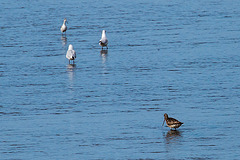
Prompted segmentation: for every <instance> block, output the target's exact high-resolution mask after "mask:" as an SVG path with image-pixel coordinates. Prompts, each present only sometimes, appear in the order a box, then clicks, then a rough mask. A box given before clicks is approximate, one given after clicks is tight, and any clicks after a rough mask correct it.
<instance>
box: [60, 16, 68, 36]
mask: <svg viewBox="0 0 240 160" xmlns="http://www.w3.org/2000/svg"><path fill="white" fill-rule="evenodd" d="M66 23H67V19H66V18H64V20H63V24H62V27H61V32H62V34H63V32H65V34H66V31H67V25H66Z"/></svg>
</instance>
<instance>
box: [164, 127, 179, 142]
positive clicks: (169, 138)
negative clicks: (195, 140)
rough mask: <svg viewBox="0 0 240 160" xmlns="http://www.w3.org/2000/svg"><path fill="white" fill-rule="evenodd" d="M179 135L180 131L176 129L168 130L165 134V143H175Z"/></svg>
mask: <svg viewBox="0 0 240 160" xmlns="http://www.w3.org/2000/svg"><path fill="white" fill-rule="evenodd" d="M181 137H182V135H181V131H178V130H169V131H168V132H167V134H166V135H165V139H166V142H167V144H170V143H176V142H178V140H179V139H180V138H181Z"/></svg>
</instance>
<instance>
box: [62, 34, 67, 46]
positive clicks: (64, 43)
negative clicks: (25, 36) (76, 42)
mask: <svg viewBox="0 0 240 160" xmlns="http://www.w3.org/2000/svg"><path fill="white" fill-rule="evenodd" d="M61 40H62V46H63V47H64V46H65V45H66V44H67V37H66V36H62V37H61Z"/></svg>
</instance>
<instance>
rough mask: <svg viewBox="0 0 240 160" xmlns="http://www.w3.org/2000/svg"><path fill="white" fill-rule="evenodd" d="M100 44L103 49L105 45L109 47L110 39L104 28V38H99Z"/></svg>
mask: <svg viewBox="0 0 240 160" xmlns="http://www.w3.org/2000/svg"><path fill="white" fill-rule="evenodd" d="M99 45H100V46H102V49H103V47H107V49H108V46H107V45H108V39H107V37H106V31H105V30H103V31H102V38H101V39H100V40H99Z"/></svg>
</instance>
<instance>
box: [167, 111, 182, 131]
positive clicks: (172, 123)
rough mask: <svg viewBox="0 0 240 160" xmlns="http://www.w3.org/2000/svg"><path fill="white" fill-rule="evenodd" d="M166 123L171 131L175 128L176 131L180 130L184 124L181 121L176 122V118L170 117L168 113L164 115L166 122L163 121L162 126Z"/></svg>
mask: <svg viewBox="0 0 240 160" xmlns="http://www.w3.org/2000/svg"><path fill="white" fill-rule="evenodd" d="M165 121H166V123H167V126H168V127H169V128H171V129H172V128H175V130H176V128H179V127H180V126H181V125H182V124H183V123H182V122H180V121H178V120H176V119H174V118H171V117H168V114H167V113H165V114H164V120H163V124H162V125H164V122H165Z"/></svg>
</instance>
